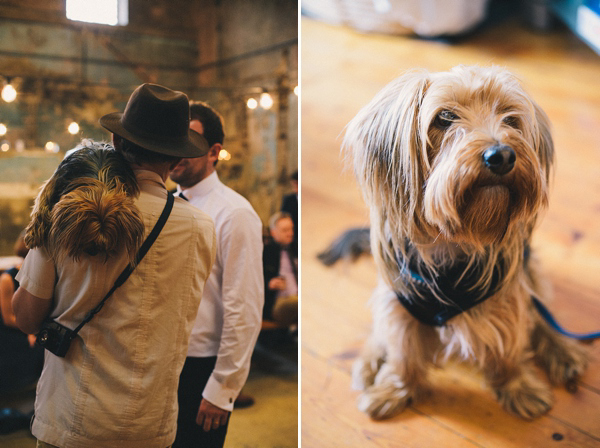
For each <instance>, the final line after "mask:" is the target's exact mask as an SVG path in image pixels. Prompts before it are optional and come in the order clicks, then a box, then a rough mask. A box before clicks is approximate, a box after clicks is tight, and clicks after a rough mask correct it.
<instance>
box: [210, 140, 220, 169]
mask: <svg viewBox="0 0 600 448" xmlns="http://www.w3.org/2000/svg"><path fill="white" fill-rule="evenodd" d="M221 149H223V145H222V144H220V143H215V144H214V145H212V146H211V147H210V148H209V150H208V153H207V157H208V163H210V164H212V165H214V164H215V162H216V161H217V160H219V153H220V152H221Z"/></svg>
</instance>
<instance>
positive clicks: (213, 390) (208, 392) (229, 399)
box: [202, 376, 240, 411]
mask: <svg viewBox="0 0 600 448" xmlns="http://www.w3.org/2000/svg"><path fill="white" fill-rule="evenodd" d="M239 392H240V391H239V390H237V389H228V388H226V387H224V386H223V385H222V384H220V383H219V382H218V381H217V380H215V378H214V377H212V376H211V377H210V378H209V379H208V382H207V383H206V386H205V387H204V392H203V393H202V397H203V398H205V399H206V400H208V401H210V402H211V403H212V404H214V405H215V406H217V407H219V408H221V409H224V410H225V411H233V403H234V402H235V399H236V398H237V396H238V394H239Z"/></svg>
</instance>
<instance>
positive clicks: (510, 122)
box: [502, 115, 519, 129]
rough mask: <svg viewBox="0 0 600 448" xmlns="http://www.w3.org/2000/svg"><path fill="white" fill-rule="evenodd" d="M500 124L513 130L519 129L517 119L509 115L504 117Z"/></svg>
mask: <svg viewBox="0 0 600 448" xmlns="http://www.w3.org/2000/svg"><path fill="white" fill-rule="evenodd" d="M502 123H504V124H505V125H507V126H510V127H511V128H515V129H517V128H518V127H519V119H518V118H517V117H513V116H510V115H509V116H508V117H504V119H503V120H502Z"/></svg>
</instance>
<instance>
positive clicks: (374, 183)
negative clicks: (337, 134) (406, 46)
mask: <svg viewBox="0 0 600 448" xmlns="http://www.w3.org/2000/svg"><path fill="white" fill-rule="evenodd" d="M429 83H430V77H429V73H428V72H426V71H413V72H408V73H406V74H404V75H403V76H401V77H399V78H397V79H395V80H394V81H392V82H391V83H390V84H388V85H387V86H385V87H384V88H383V89H382V90H381V91H380V92H379V93H378V94H377V95H375V97H374V98H373V99H372V100H371V101H370V102H369V103H368V104H367V105H366V106H365V107H363V108H362V109H361V110H360V111H359V112H358V114H357V115H356V117H354V118H353V119H352V121H350V123H349V124H348V126H347V127H346V132H345V136H344V141H343V150H344V152H345V153H346V156H348V157H349V158H350V159H351V160H352V162H353V165H354V172H355V174H356V176H357V178H358V181H359V184H360V185H361V188H362V191H363V194H364V196H365V200H366V202H367V204H368V205H369V206H370V207H371V228H372V229H373V231H374V232H373V235H374V237H375V238H376V239H377V236H376V235H380V237H379V238H380V239H382V238H383V239H385V237H384V235H385V233H388V234H389V238H390V239H391V242H392V246H393V247H392V248H390V249H389V250H386V252H389V255H390V256H392V253H391V252H392V251H394V250H402V251H403V249H404V247H403V246H404V242H403V240H404V237H405V236H406V235H407V234H411V235H413V234H414V233H415V231H416V229H415V227H419V226H420V222H421V212H420V208H421V203H422V196H421V195H422V190H423V188H422V186H423V183H424V181H425V177H426V172H427V170H428V169H429V161H428V157H427V141H426V138H427V137H426V135H423V134H422V131H421V128H422V126H421V123H420V118H419V113H420V107H421V103H422V100H423V97H424V95H425V92H426V90H427V87H428V86H429ZM386 226H388V227H389V229H388V230H389V231H388V232H386V230H385V227H386ZM389 242H390V241H383V240H382V241H379V244H376V245H377V246H380V247H389ZM374 249H376V248H375V245H374Z"/></svg>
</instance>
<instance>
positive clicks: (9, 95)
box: [2, 81, 17, 103]
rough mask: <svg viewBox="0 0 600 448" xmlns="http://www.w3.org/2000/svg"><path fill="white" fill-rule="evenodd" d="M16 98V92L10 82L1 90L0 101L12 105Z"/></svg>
mask: <svg viewBox="0 0 600 448" xmlns="http://www.w3.org/2000/svg"><path fill="white" fill-rule="evenodd" d="M16 98H17V90H16V89H15V88H14V87H13V85H12V84H11V83H10V81H8V82H7V84H5V85H4V87H3V88H2V99H3V100H4V101H6V102H7V103H12V102H13V101H14V100H15V99H16Z"/></svg>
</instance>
